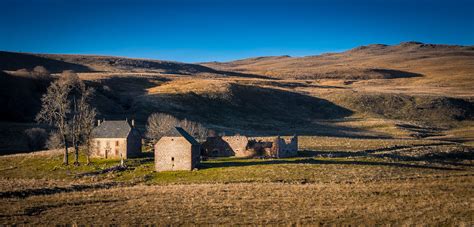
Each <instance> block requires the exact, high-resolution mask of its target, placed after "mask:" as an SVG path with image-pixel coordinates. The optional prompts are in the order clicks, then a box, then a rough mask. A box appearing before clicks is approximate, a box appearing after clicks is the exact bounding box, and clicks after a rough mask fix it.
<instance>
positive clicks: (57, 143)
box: [46, 131, 64, 150]
mask: <svg viewBox="0 0 474 227" xmlns="http://www.w3.org/2000/svg"><path fill="white" fill-rule="evenodd" d="M63 147H64V144H63V142H62V136H61V134H60V133H58V132H57V131H53V132H51V133H50V134H49V138H48V140H47V141H46V148H48V149H50V150H53V149H60V148H63Z"/></svg>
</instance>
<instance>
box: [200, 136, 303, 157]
mask: <svg viewBox="0 0 474 227" xmlns="http://www.w3.org/2000/svg"><path fill="white" fill-rule="evenodd" d="M202 148H203V149H202V155H203V156H208V157H229V156H237V157H250V156H266V157H273V158H285V157H292V156H296V155H297V154H298V137H297V136H293V137H291V138H283V137H280V136H275V137H258V138H248V137H246V136H214V137H208V138H207V140H206V141H205V142H204V143H203V144H202Z"/></svg>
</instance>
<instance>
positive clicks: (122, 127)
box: [91, 120, 142, 159]
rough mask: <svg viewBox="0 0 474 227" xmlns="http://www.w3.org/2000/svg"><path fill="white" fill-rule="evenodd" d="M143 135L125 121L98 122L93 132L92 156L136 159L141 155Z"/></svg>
mask: <svg viewBox="0 0 474 227" xmlns="http://www.w3.org/2000/svg"><path fill="white" fill-rule="evenodd" d="M141 139H142V138H141V135H140V132H139V131H138V130H137V129H136V128H135V125H134V121H133V120H132V125H130V124H129V123H128V121H127V120H125V121H103V122H100V120H99V121H98V125H97V127H96V128H94V130H93V131H92V146H93V152H92V154H91V156H93V157H102V158H121V157H123V158H124V159H127V158H131V157H136V156H139V155H140V154H141V148H142V143H141Z"/></svg>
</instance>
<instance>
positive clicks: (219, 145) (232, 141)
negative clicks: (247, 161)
mask: <svg viewBox="0 0 474 227" xmlns="http://www.w3.org/2000/svg"><path fill="white" fill-rule="evenodd" d="M248 144H249V140H248V138H247V137H246V136H213V137H208V138H207V139H206V141H205V142H203V143H202V148H203V155H204V156H208V157H229V156H237V157H247V156H249V155H250V154H249V151H248V147H247V146H248Z"/></svg>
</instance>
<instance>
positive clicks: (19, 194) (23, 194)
mask: <svg viewBox="0 0 474 227" xmlns="http://www.w3.org/2000/svg"><path fill="white" fill-rule="evenodd" d="M118 185H120V183H116V182H108V183H99V184H82V185H71V186H64V187H51V188H34V189H26V190H18V191H5V192H0V198H27V197H30V196H35V195H52V194H58V193H64V192H78V191H85V190H97V189H105V188H111V187H114V186H118Z"/></svg>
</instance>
